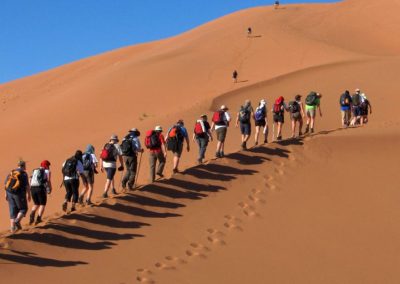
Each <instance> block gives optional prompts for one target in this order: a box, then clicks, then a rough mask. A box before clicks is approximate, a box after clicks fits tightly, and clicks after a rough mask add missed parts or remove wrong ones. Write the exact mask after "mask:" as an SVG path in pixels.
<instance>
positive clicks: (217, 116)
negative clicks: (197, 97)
mask: <svg viewBox="0 0 400 284" xmlns="http://www.w3.org/2000/svg"><path fill="white" fill-rule="evenodd" d="M212 121H213V122H214V123H215V124H216V125H225V124H226V123H225V111H223V110H219V111H216V112H214V115H213V118H212Z"/></svg>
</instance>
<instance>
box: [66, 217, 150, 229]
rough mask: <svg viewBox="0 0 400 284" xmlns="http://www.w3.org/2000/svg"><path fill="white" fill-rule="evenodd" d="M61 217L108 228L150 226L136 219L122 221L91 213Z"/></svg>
mask: <svg viewBox="0 0 400 284" xmlns="http://www.w3.org/2000/svg"><path fill="white" fill-rule="evenodd" d="M63 219H67V220H78V221H82V222H87V223H92V224H96V225H101V226H106V227H110V228H119V229H139V228H141V227H143V226H150V224H148V223H142V222H137V221H122V220H120V219H118V218H109V217H104V216H100V215H93V214H75V215H65V216H64V217H63Z"/></svg>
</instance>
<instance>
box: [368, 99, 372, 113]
mask: <svg viewBox="0 0 400 284" xmlns="http://www.w3.org/2000/svg"><path fill="white" fill-rule="evenodd" d="M368 105H369V114H372V105H371V103H370V102H369V101H368Z"/></svg>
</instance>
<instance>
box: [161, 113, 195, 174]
mask: <svg viewBox="0 0 400 284" xmlns="http://www.w3.org/2000/svg"><path fill="white" fill-rule="evenodd" d="M185 141H186V150H187V151H188V152H189V151H190V142H189V135H188V132H187V130H186V128H185V125H184V122H183V120H182V119H180V120H178V122H177V123H176V124H175V125H174V126H172V127H171V128H170V129H169V130H168V133H167V140H166V144H167V148H168V150H169V151H171V152H172V153H173V155H174V158H173V163H174V166H173V169H172V171H173V173H174V174H176V173H178V172H179V170H178V166H179V160H180V158H181V155H182V151H183V143H184V142H185Z"/></svg>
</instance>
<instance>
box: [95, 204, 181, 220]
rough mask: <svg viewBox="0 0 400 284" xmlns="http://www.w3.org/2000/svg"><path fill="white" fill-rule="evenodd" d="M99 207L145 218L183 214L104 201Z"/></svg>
mask: <svg viewBox="0 0 400 284" xmlns="http://www.w3.org/2000/svg"><path fill="white" fill-rule="evenodd" d="M99 207H103V208H107V209H110V210H113V211H118V212H122V213H126V214H130V215H136V216H140V217H145V218H168V217H179V216H181V215H179V214H175V213H168V212H166V213H159V212H154V211H150V210H146V209H143V208H138V207H133V206H128V205H125V204H120V203H117V204H113V205H110V204H107V203H102V204H100V205H99Z"/></svg>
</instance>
